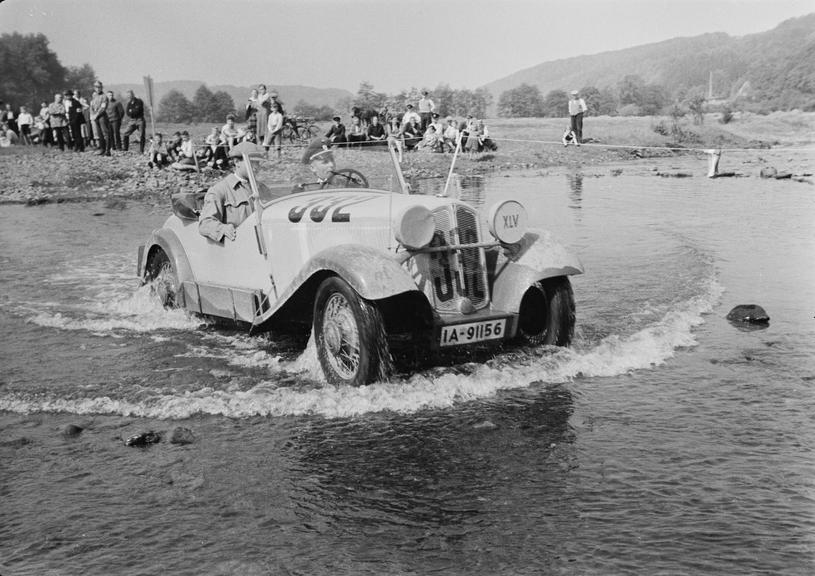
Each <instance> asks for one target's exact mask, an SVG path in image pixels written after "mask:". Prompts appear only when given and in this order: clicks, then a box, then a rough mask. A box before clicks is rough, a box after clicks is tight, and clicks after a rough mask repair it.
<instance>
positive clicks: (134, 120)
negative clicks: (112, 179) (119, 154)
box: [122, 90, 147, 154]
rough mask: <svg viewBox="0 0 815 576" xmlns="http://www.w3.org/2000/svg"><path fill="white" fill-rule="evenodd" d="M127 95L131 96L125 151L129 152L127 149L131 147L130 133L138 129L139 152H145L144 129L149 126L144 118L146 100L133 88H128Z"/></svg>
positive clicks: (124, 144) (124, 143)
mask: <svg viewBox="0 0 815 576" xmlns="http://www.w3.org/2000/svg"><path fill="white" fill-rule="evenodd" d="M127 95H128V97H129V100H128V101H127V130H126V131H125V133H124V136H123V137H122V138H123V139H124V140H123V141H122V145H123V146H124V149H125V152H127V149H128V148H130V135H131V134H133V132H135V131H136V130H138V131H139V154H144V141H145V136H144V131H145V128H146V127H147V123H146V121H145V119H144V102H143V101H142V99H141V98H137V97H136V94H134V93H133V90H128V91H127Z"/></svg>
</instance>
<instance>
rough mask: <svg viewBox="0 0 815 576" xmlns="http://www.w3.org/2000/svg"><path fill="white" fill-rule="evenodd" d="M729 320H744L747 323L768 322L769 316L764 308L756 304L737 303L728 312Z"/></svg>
mask: <svg viewBox="0 0 815 576" xmlns="http://www.w3.org/2000/svg"><path fill="white" fill-rule="evenodd" d="M727 319H728V320H730V321H731V322H746V323H748V324H769V322H770V317H769V316H768V315H767V312H766V310H764V308H762V307H761V306H759V305H757V304H739V305H738V306H736V307H735V308H733V309H732V310H731V311H730V312H729V313H728V314H727Z"/></svg>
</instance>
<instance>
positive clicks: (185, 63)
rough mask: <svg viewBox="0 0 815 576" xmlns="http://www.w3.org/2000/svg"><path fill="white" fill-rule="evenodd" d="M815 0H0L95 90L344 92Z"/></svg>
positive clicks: (765, 17) (595, 48) (489, 67)
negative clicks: (99, 85) (195, 87)
mask: <svg viewBox="0 0 815 576" xmlns="http://www.w3.org/2000/svg"><path fill="white" fill-rule="evenodd" d="M811 12H815V0H703V1H699V0H650V1H648V0H559V1H557V2H555V1H549V0H501V1H498V0H0V34H2V33H8V32H20V33H24V34H30V33H43V34H45V35H46V36H47V37H48V39H49V41H50V47H51V49H52V50H53V51H55V52H56V53H57V55H58V57H59V59H60V61H61V62H62V64H63V65H66V66H79V65H82V64H84V63H86V62H87V63H89V64H91V66H93V68H94V70H95V71H96V73H97V76H98V77H99V79H101V80H102V81H103V82H104V83H105V84H123V83H141V80H142V77H143V76H145V75H148V74H149V75H151V76H152V77H153V79H154V80H155V81H157V82H158V81H168V80H197V81H202V82H205V83H206V84H209V85H218V84H234V85H237V86H249V85H253V84H257V83H265V84H267V85H269V86H270V87H274V86H283V85H293V84H299V85H304V86H314V87H318V88H343V89H346V90H349V91H351V92H356V90H357V88H358V87H359V84H360V82H362V81H366V82H369V83H371V84H373V86H374V89H375V90H377V91H379V92H386V93H389V94H391V93H396V92H398V91H400V90H402V89H407V88H410V87H417V88H430V89H432V88H433V87H435V86H437V85H439V84H449V85H450V86H451V87H452V88H456V89H458V88H471V89H474V88H477V87H479V86H482V85H484V84H486V83H489V82H491V81H493V80H497V79H499V78H502V77H504V76H507V75H509V74H511V73H513V72H516V71H518V70H521V69H524V68H528V67H531V66H534V65H536V64H540V63H541V62H546V61H550V60H559V59H563V58H568V57H571V56H578V55H582V54H596V53H599V52H605V51H608V50H618V49H622V48H628V47H631V46H637V45H640V44H647V43H651V42H659V41H662V40H667V39H669V38H674V37H677V36H695V35H699V34H703V33H706V32H726V33H727V34H730V35H731V36H743V35H746V34H752V33H756V32H763V31H765V30H769V29H771V28H774V27H775V26H776V25H777V24H779V23H780V22H782V21H783V20H786V19H788V18H792V17H795V16H802V15H804V14H808V13H811Z"/></svg>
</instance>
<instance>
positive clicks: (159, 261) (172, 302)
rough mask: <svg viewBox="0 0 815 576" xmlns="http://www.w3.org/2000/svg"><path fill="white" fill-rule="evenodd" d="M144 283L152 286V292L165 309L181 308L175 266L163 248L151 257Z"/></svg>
mask: <svg viewBox="0 0 815 576" xmlns="http://www.w3.org/2000/svg"><path fill="white" fill-rule="evenodd" d="M144 281H145V283H146V284H149V285H150V290H151V292H152V293H153V294H155V295H156V297H158V299H159V301H160V302H161V305H162V306H164V307H165V308H179V307H180V306H181V301H180V299H179V297H178V295H179V290H180V288H181V287H180V285H179V283H178V273H177V272H176V269H175V265H174V264H173V261H172V260H170V257H169V256H167V253H166V252H164V250H162V249H161V248H158V249H157V250H156V252H155V253H154V254H153V255H152V256H151V257H150V260H149V261H148V262H147V267H146V268H145V271H144Z"/></svg>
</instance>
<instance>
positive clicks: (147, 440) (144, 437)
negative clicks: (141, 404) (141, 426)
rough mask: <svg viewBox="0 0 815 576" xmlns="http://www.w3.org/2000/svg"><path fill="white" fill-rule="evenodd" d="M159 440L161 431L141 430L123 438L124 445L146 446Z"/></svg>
mask: <svg viewBox="0 0 815 576" xmlns="http://www.w3.org/2000/svg"><path fill="white" fill-rule="evenodd" d="M159 442H161V432H153V431H152V430H151V431H150V432H142V433H141V434H134V435H133V436H131V437H130V438H128V439H127V440H125V446H148V445H150V444H158V443H159Z"/></svg>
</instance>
